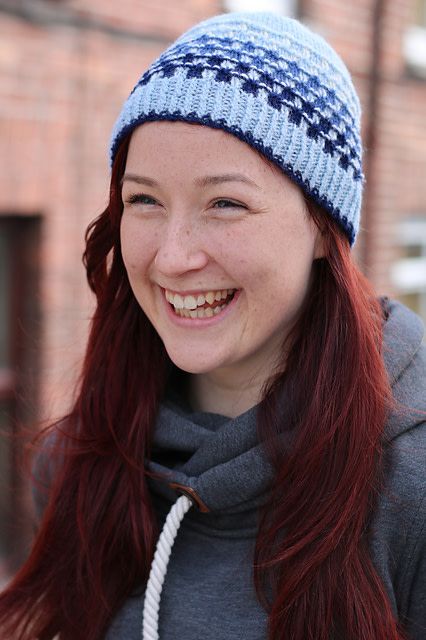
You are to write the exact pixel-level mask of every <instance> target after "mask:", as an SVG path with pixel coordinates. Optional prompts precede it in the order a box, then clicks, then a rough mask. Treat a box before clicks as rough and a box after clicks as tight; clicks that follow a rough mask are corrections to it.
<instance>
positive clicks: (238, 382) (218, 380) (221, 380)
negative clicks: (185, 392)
mask: <svg viewBox="0 0 426 640" xmlns="http://www.w3.org/2000/svg"><path fill="white" fill-rule="evenodd" d="M269 374H270V372H269ZM269 374H268V375H265V374H264V373H262V372H259V371H258V372H256V374H252V375H247V374H246V375H240V376H237V375H235V372H230V371H220V372H218V371H214V372H211V373H203V374H196V375H192V376H191V378H190V383H189V385H190V386H189V393H190V399H191V404H192V407H193V409H194V410H195V411H204V412H211V413H219V414H221V415H224V416H228V417H229V418H235V417H236V416H239V415H241V414H242V413H245V411H248V409H250V408H251V407H254V406H255V405H256V404H258V403H259V402H260V401H261V399H262V395H263V394H262V391H263V386H264V384H265V382H266V380H267V379H268V377H269Z"/></svg>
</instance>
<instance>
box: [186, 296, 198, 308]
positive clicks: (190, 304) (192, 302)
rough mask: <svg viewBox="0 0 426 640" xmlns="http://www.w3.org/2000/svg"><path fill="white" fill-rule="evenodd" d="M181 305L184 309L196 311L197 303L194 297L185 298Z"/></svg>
mask: <svg viewBox="0 0 426 640" xmlns="http://www.w3.org/2000/svg"><path fill="white" fill-rule="evenodd" d="M183 304H184V305H185V309H196V308H197V301H196V299H195V298H194V296H185V297H184V299H183Z"/></svg>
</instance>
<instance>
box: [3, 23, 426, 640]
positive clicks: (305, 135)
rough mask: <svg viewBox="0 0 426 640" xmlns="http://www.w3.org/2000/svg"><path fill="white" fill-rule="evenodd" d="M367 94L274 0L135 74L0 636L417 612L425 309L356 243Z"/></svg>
mask: <svg viewBox="0 0 426 640" xmlns="http://www.w3.org/2000/svg"><path fill="white" fill-rule="evenodd" d="M359 117H360V109H359V103H358V99H357V96H356V94H355V91H354V88H353V86H352V83H351V80H350V77H349V74H348V72H347V70H346V68H345V67H344V65H343V63H342V62H341V61H340V59H339V58H338V57H337V55H336V54H335V53H334V52H333V51H332V50H331V49H330V47H329V46H328V45H327V44H326V43H325V42H324V41H323V40H322V39H321V38H319V37H318V36H316V35H314V34H313V33H311V32H310V31H309V30H307V29H306V28H305V27H303V26H301V25H300V24H299V23H298V22H296V21H293V20H289V19H285V18H282V17H278V16H275V15H272V14H229V15H224V16H217V17H215V18H212V19H210V20H207V21H206V22H204V23H201V24H200V25H198V26H196V27H194V28H193V29H191V30H190V31H189V32H188V33H186V34H184V35H183V36H182V37H181V38H180V39H178V40H177V42H176V43H174V44H173V45H172V46H171V47H170V48H169V49H168V50H167V51H166V52H165V53H164V54H163V55H162V56H161V57H160V58H159V59H158V60H157V61H155V62H154V63H153V64H152V65H151V67H150V69H149V70H148V71H147V72H146V73H145V74H144V75H143V76H142V78H141V79H140V81H139V82H138V84H137V85H136V87H135V89H134V90H133V92H132V93H131V95H130V96H129V98H128V100H127V101H126V103H125V105H124V107H123V110H122V112H121V114H120V117H119V119H118V121H117V123H116V126H115V129H114V132H113V137H112V144H111V160H112V177H111V190H110V201H109V205H108V207H107V209H106V210H105V212H104V213H103V214H102V215H101V216H100V217H99V218H98V219H97V220H96V221H95V222H94V223H92V225H91V226H90V228H89V230H88V234H87V247H86V252H85V265H86V268H87V275H88V281H89V284H90V286H91V288H92V289H93V291H94V292H95V294H96V297H97V308H96V312H95V315H94V318H93V323H92V329H91V334H90V338H89V343H88V347H87V354H86V359H85V363H84V368H83V373H82V379H81V386H80V390H79V395H78V399H77V402H76V404H75V406H74V408H73V411H72V412H71V414H70V415H69V416H67V417H66V418H65V419H64V420H63V421H62V422H61V423H60V424H58V425H55V426H54V427H53V428H52V429H51V430H50V435H49V437H48V439H47V440H45V443H44V448H43V453H42V455H41V456H39V458H38V461H37V465H36V467H37V471H36V476H37V478H38V492H37V494H36V497H37V501H38V504H39V511H40V517H41V522H40V527H39V531H38V535H37V537H36V540H35V543H34V547H33V549H32V551H31V554H30V556H29V559H28V561H27V562H26V564H25V565H24V567H23V568H22V569H21V571H20V572H19V573H18V575H17V576H16V578H15V579H14V581H13V582H12V584H11V585H10V586H9V588H8V589H7V590H6V591H5V592H4V593H3V595H2V597H1V599H0V625H2V626H1V628H2V629H4V631H3V636H2V637H7V638H19V639H20V640H32V639H34V638H40V639H43V640H49V639H51V638H53V637H56V636H57V637H59V638H60V639H61V640H76V639H77V640H78V639H80V638H81V639H83V638H84V639H86V638H90V640H96V639H98V638H99V639H100V638H107V639H108V640H111V639H116V638H120V639H124V638H125V639H126V640H128V639H132V638H139V637H141V635H142V633H143V637H144V638H157V637H160V638H161V639H162V640H171V639H172V638H173V639H175V638H185V639H187V640H195V639H197V640H198V639H199V638H200V637H203V638H206V639H207V638H215V639H222V638H223V639H226V640H232V639H242V638H244V639H248V640H250V639H253V640H255V639H256V640H260V639H263V638H265V639H266V638H269V639H274V640H276V639H284V638H285V639H288V640H326V639H327V640H328V639H329V638H335V639H341V640H342V639H345V640H360V639H362V640H397V639H399V640H401V639H403V638H407V639H411V640H420V639H421V638H424V637H426V636H425V634H426V605H425V603H424V589H425V585H426V579H425V559H424V555H423V554H422V547H423V546H424V533H422V531H424V524H425V509H424V494H425V492H424V489H425V473H424V449H425V428H424V426H425V422H424V417H425V413H424V410H425V402H424V396H423V395H422V390H423V389H424V379H425V353H424V350H423V349H422V347H421V340H422V335H423V333H422V332H423V329H422V326H421V323H420V321H419V320H418V318H416V316H414V314H412V313H411V312H409V311H408V310H407V309H405V308H404V307H402V305H399V304H397V303H391V302H389V301H387V300H381V301H378V300H376V299H375V298H374V295H373V293H372V291H371V289H370V286H369V285H368V283H367V282H366V280H365V279H364V278H363V277H362V275H361V274H360V273H359V271H358V270H357V268H356V267H355V265H354V263H353V261H352V258H351V255H350V247H351V245H352V244H353V242H354V240H355V237H356V234H357V231H358V227H359V212H360V206H361V191H362V179H363V178H362V170H361V143H360V130H359ZM42 485H45V487H46V491H45V492H44V493H42V491H41V486H42ZM179 496H180V497H179ZM422 501H423V502H422ZM422 505H423V506H422ZM168 513H170V514H171V515H170V516H169V517H168V519H167V521H166V524H164V523H165V520H166V516H167V514H168ZM162 528H163V533H162V535H161V540H160V542H159V543H158V551H157V553H156V555H155V558H154V560H153V552H154V547H155V545H156V542H157V539H158V536H159V532H160V530H161V529H162ZM150 569H151V577H150V579H149V582H148V587H147V586H146V585H147V581H148V576H149V573H150ZM142 629H143V631H142Z"/></svg>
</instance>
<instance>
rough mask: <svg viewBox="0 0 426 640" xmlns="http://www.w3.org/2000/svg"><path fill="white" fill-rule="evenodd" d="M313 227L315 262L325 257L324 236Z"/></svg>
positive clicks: (317, 228)
mask: <svg viewBox="0 0 426 640" xmlns="http://www.w3.org/2000/svg"><path fill="white" fill-rule="evenodd" d="M315 227H316V234H315V244H314V260H317V259H318V258H323V257H324V256H325V234H324V232H323V231H321V229H320V228H319V227H318V226H317V225H315Z"/></svg>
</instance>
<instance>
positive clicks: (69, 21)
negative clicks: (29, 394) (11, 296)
mask: <svg viewBox="0 0 426 640" xmlns="http://www.w3.org/2000/svg"><path fill="white" fill-rule="evenodd" d="M384 5H385V14H384V19H383V42H382V49H381V57H380V69H379V76H380V88H379V91H378V98H377V113H378V119H377V123H376V124H377V126H376V129H375V136H376V138H375V140H376V146H375V152H374V162H373V163H372V166H371V167H370V169H371V172H370V176H369V183H370V184H371V189H370V192H369V214H370V215H369V220H370V224H369V228H368V230H367V232H366V233H368V237H369V238H370V240H369V247H370V260H369V264H368V265H367V267H368V273H369V274H370V276H371V277H372V279H373V281H374V282H375V284H376V285H377V288H378V289H379V290H380V291H383V292H385V293H391V294H392V293H393V289H392V285H391V283H390V280H389V265H390V261H391V260H392V259H394V258H395V256H396V255H398V249H397V248H396V246H395V224H396V222H397V221H398V220H399V219H400V218H401V216H403V215H409V214H410V213H413V212H418V211H421V210H423V211H424V207H425V205H424V203H425V201H426V180H424V179H423V174H424V167H425V161H426V127H425V118H424V112H425V103H426V84H425V83H424V82H420V81H418V80H414V79H412V78H410V77H409V76H408V74H407V73H406V70H405V63H404V59H403V57H402V47H401V42H402V37H403V33H404V30H405V28H406V26H407V24H409V22H410V19H411V11H412V6H413V3H412V2H409V1H403V0H392V1H391V2H385V3H384ZM303 7H304V12H305V14H306V19H307V21H308V22H310V23H312V25H313V26H314V27H315V28H316V29H318V30H319V31H320V32H321V33H323V35H324V36H325V37H326V38H327V39H329V40H330V42H331V43H332V44H333V45H334V46H335V47H336V49H337V50H338V51H339V52H340V53H341V55H342V56H343V58H344V59H345V60H346V61H347V63H348V65H349V67H350V69H351V71H352V73H353V75H354V78H355V82H356V85H357V87H358V90H359V93H360V95H361V100H362V103H363V107H364V113H365V120H364V131H367V126H368V106H369V96H370V88H371V86H370V82H369V77H370V72H371V68H372V39H373V32H374V30H373V7H374V2H373V0H359V1H358V2H356V3H348V2H341V0H306V1H305V2H303ZM221 10H222V6H221V2H220V1H219V0H198V1H197V0H181V1H180V2H175V1H173V0H165V1H162V2H158V1H157V2H154V1H150V0H120V2H117V1H116V0H91V1H90V2H87V1H86V0H84V1H83V0H68V1H65V0H63V1H62V2H61V1H59V0H57V1H56V2H53V0H50V1H47V0H45V1H43V0H31V1H30V0H15V1H13V2H12V0H9V1H7V0H0V141H1V143H0V144H1V145H2V148H1V152H0V213H13V214H16V215H20V214H28V213H31V214H37V215H40V216H41V218H42V247H41V248H42V253H41V296H40V304H41V311H42V323H41V327H42V333H41V342H40V350H41V353H42V370H41V372H40V379H41V398H40V408H41V415H42V416H44V417H45V416H52V415H56V414H58V413H61V412H62V411H64V410H66V408H67V406H68V404H69V401H70V388H71V387H72V380H73V379H74V378H75V375H76V372H77V370H78V366H79V362H80V360H81V357H82V353H83V350H84V345H85V340H86V331H87V320H88V318H89V316H90V312H91V298H90V296H89V294H88V292H87V287H86V284H85V280H84V271H83V269H82V267H81V253H82V250H83V230H84V229H85V227H86V225H87V224H88V222H89V221H90V220H91V219H92V218H93V217H94V216H95V215H97V214H98V213H99V212H100V211H101V209H102V207H103V206H104V205H105V203H106V196H107V184H108V173H109V170H108V165H107V143H108V138H109V133H110V130H111V126H112V124H113V121H114V119H115V117H116V115H117V113H118V110H119V107H120V105H121V103H122V101H123V99H124V98H125V97H126V95H127V94H128V92H129V90H130V89H131V87H132V86H133V84H134V81H135V79H136V78H137V77H138V76H139V75H140V73H141V70H142V69H143V68H144V67H145V66H147V65H148V64H149V62H150V61H151V60H152V59H153V58H154V57H155V56H156V55H157V54H158V53H159V52H160V51H161V50H162V49H163V48H164V47H165V46H166V44H167V43H168V42H169V41H170V40H172V39H173V38H174V37H175V36H177V35H178V34H179V33H181V32H182V31H183V30H184V29H186V28H188V27H189V26H190V25H191V24H194V23H195V22H197V21H199V20H200V19H203V18H205V17H208V16H209V15H212V14H214V13H217V12H220V11H221ZM364 244H365V233H364V239H363V238H362V237H361V239H360V241H359V243H358V247H357V252H358V255H359V258H360V260H361V262H362V261H363V246H364Z"/></svg>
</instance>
